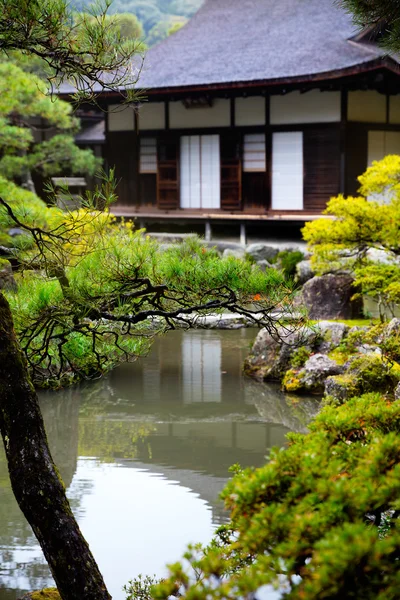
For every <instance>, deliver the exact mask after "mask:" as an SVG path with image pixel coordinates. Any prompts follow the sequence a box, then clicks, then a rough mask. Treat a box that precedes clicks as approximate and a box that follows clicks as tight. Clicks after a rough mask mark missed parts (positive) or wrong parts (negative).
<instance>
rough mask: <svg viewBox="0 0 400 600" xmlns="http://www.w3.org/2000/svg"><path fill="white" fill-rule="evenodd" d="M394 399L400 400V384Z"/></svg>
mask: <svg viewBox="0 0 400 600" xmlns="http://www.w3.org/2000/svg"><path fill="white" fill-rule="evenodd" d="M394 399H395V400H400V383H398V384H397V386H396V389H395V390H394Z"/></svg>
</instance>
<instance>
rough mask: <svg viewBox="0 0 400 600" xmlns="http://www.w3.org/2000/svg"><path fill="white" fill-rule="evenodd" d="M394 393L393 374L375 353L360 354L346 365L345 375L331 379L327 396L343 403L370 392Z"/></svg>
mask: <svg viewBox="0 0 400 600" xmlns="http://www.w3.org/2000/svg"><path fill="white" fill-rule="evenodd" d="M390 390H392V391H393V374H392V373H391V372H390V369H388V366H387V365H386V364H385V363H384V362H383V361H382V359H381V357H380V356H379V355H377V354H375V353H370V354H358V355H355V356H353V357H351V358H350V359H349V361H348V362H347V363H346V364H345V365H344V373H343V375H338V376H336V377H329V378H328V379H327V380H326V382H325V394H326V395H327V396H331V397H332V398H334V399H335V400H339V401H342V400H344V399H347V398H352V397H354V396H358V395H361V394H365V393H368V392H382V393H385V392H389V391H390Z"/></svg>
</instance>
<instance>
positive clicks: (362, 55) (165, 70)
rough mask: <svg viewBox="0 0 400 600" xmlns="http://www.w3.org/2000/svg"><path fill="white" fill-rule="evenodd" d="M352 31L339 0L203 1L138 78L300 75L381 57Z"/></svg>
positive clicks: (144, 81)
mask: <svg viewBox="0 0 400 600" xmlns="http://www.w3.org/2000/svg"><path fill="white" fill-rule="evenodd" d="M355 34H356V29H355V27H354V25H353V24H352V21H351V17H350V16H349V15H348V14H346V13H345V12H344V11H343V10H342V9H341V8H339V7H338V3H337V2H335V0H206V1H205V4H204V5H203V6H202V8H201V9H200V10H199V11H198V13H197V14H196V15H195V16H194V17H193V18H192V19H191V20H190V21H189V23H188V24H187V25H186V26H185V27H183V28H182V29H181V30H179V31H178V32H176V33H175V34H173V35H172V36H170V37H169V38H167V39H166V40H164V41H163V42H161V43H159V44H158V45H157V46H155V47H153V48H151V49H150V50H149V51H148V53H147V56H146V59H145V66H144V70H143V73H142V76H141V78H140V82H139V83H140V87H143V88H146V89H149V90H151V89H160V88H174V87H186V86H204V85H211V84H231V83H232V84H235V83H241V82H254V81H266V80H274V79H282V78H284V79H285V78H299V77H301V76H309V75H311V76H312V75H314V76H316V75H318V74H325V73H331V72H335V71H341V70H343V69H348V68H351V67H355V66H358V65H366V64H368V62H371V61H376V59H379V58H380V57H383V55H384V53H383V51H382V50H381V49H379V48H377V47H376V46H374V45H366V44H360V43H356V42H354V41H351V39H350V38H351V37H353V36H354V35H355Z"/></svg>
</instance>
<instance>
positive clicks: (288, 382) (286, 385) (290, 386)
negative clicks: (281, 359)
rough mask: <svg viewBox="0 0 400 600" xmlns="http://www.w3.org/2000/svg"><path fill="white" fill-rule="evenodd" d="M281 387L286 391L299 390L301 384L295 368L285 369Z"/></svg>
mask: <svg viewBox="0 0 400 600" xmlns="http://www.w3.org/2000/svg"><path fill="white" fill-rule="evenodd" d="M282 387H283V389H284V390H285V391H286V392H298V391H299V390H301V389H302V387H303V384H302V382H301V379H300V377H299V371H298V370H296V369H289V370H288V371H286V373H285V376H284V378H283V381H282Z"/></svg>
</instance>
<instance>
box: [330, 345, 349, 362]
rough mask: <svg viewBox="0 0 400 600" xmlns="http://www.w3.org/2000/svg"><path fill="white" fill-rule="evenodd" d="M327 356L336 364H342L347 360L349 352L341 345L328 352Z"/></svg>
mask: <svg viewBox="0 0 400 600" xmlns="http://www.w3.org/2000/svg"><path fill="white" fill-rule="evenodd" d="M328 358H330V359H332V360H334V361H335V362H336V363H337V364H338V365H344V364H345V363H346V362H347V361H348V360H349V353H348V352H346V350H345V349H344V348H343V347H338V348H334V349H333V350H331V351H330V352H329V353H328Z"/></svg>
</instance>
